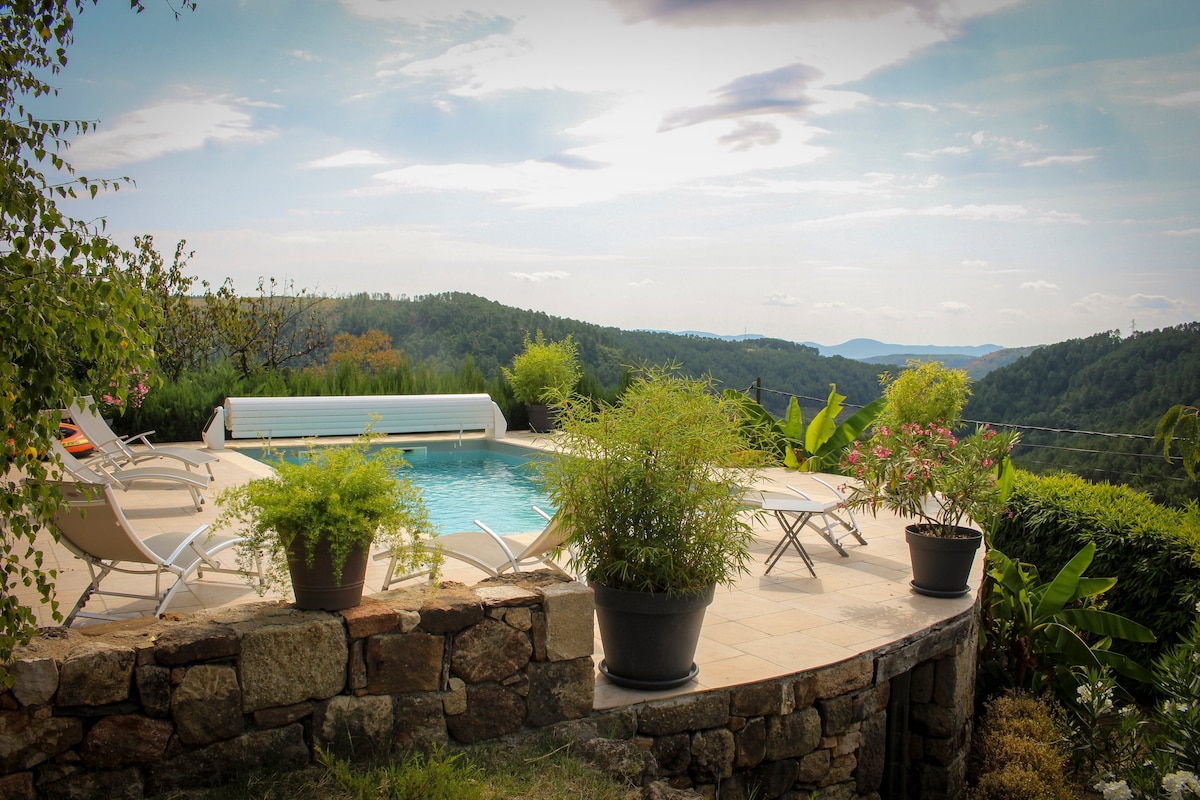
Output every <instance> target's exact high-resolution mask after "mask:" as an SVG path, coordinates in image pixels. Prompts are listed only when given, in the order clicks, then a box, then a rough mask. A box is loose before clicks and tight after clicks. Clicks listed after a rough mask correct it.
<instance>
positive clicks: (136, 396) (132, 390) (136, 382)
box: [98, 369, 150, 413]
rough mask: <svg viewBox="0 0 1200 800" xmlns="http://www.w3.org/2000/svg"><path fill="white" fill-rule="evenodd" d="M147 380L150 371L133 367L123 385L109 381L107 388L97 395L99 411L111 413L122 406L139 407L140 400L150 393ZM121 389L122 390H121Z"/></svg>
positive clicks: (140, 404) (140, 405)
mask: <svg viewBox="0 0 1200 800" xmlns="http://www.w3.org/2000/svg"><path fill="white" fill-rule="evenodd" d="M149 380H150V373H148V372H142V371H141V370H137V369H134V370H130V371H129V379H128V380H127V381H126V382H125V385H124V386H120V385H118V384H117V383H116V382H113V383H110V384H109V385H108V389H109V390H108V391H107V392H103V393H102V394H101V395H100V397H99V403H98V404H99V406H100V409H101V412H102V413H112V412H114V411H116V410H117V409H120V408H121V407H122V406H124V407H126V408H141V407H142V401H143V400H144V399H146V395H147V394H149V393H150V387H149V386H148V385H147V382H148V381H149ZM122 390H124V391H123V392H122Z"/></svg>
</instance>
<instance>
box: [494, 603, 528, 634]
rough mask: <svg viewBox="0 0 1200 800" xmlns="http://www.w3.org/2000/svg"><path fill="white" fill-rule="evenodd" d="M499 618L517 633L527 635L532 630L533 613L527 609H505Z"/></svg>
mask: <svg viewBox="0 0 1200 800" xmlns="http://www.w3.org/2000/svg"><path fill="white" fill-rule="evenodd" d="M500 618H501V619H503V620H504V622H505V624H507V625H510V626H512V627H514V628H516V629H517V630H519V631H525V632H527V633H528V632H529V631H531V630H532V629H533V612H532V611H531V610H530V609H528V608H506V609H504V610H503V612H502V613H501V615H500Z"/></svg>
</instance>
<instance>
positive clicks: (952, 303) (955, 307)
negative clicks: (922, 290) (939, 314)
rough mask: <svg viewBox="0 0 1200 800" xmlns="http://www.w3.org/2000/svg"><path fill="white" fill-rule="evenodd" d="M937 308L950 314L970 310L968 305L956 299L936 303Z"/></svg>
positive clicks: (968, 311) (969, 311) (967, 312)
mask: <svg viewBox="0 0 1200 800" xmlns="http://www.w3.org/2000/svg"><path fill="white" fill-rule="evenodd" d="M938 308H940V309H942V310H943V311H946V312H948V313H950V314H969V313H971V310H972V309H971V307H970V306H969V305H967V304H966V303H963V302H960V301H958V300H944V301H942V302H941V303H938Z"/></svg>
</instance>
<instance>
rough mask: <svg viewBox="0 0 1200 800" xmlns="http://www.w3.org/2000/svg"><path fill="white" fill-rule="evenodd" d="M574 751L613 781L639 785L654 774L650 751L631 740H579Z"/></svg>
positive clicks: (654, 768) (655, 768)
mask: <svg viewBox="0 0 1200 800" xmlns="http://www.w3.org/2000/svg"><path fill="white" fill-rule="evenodd" d="M575 754H576V755H577V756H579V758H581V759H583V760H584V761H586V762H588V763H589V764H592V765H593V766H595V767H596V768H598V769H599V770H600V771H601V772H603V773H605V774H606V775H609V776H611V777H612V778H613V780H616V781H621V782H624V783H628V784H632V785H634V786H640V785H642V784H645V783H649V782H650V781H652V780H654V779H655V778H656V777H658V765H657V763H655V761H654V756H653V754H651V753H650V752H648V751H646V750H643V749H642V748H640V747H638V746H637V744H635V743H634V742H629V741H624V740H619V739H591V740H590V741H586V742H581V743H580V744H579V746H578V747H576V748H575Z"/></svg>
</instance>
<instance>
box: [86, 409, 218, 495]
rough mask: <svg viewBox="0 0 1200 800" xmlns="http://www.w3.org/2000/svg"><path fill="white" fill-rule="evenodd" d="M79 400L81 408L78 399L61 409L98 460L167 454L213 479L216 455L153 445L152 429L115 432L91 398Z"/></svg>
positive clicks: (125, 460) (120, 462)
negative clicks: (138, 446)
mask: <svg viewBox="0 0 1200 800" xmlns="http://www.w3.org/2000/svg"><path fill="white" fill-rule="evenodd" d="M80 400H81V401H82V402H83V408H80V407H79V401H76V402H74V403H72V404H71V407H70V408H67V409H65V410H64V411H63V413H64V414H69V415H70V417H71V420H72V421H73V422H74V423H75V425H76V426H78V428H79V430H80V431H81V432H82V433H83V435H84V436H86V437H87V438H88V441H89V442H91V444H92V446H93V447H95V448H96V452H97V454H98V456H97V457H98V458H100V459H101V460H104V461H106V462H108V463H109V464H112V465H114V466H116V467H120V466H122V465H125V464H140V463H142V462H144V461H146V460H148V459H152V458H170V459H173V460H175V461H178V462H180V463H182V464H183V465H184V466H185V468H187V469H189V470H190V469H191V468H192V467H204V468H205V469H206V470H207V471H208V479H209V480H210V481H211V480H213V471H212V465H213V462H215V461H217V460H218V459H217V457H216V456H214V455H209V454H208V453H204V452H201V451H199V450H195V449H192V448H190V447H179V446H177V445H162V446H155V445H153V444H151V443H150V436H151V435H152V434H153V433H154V431H146V432H145V433H139V434H136V435H134V436H126V437H124V438H122V437H120V436H117V434H115V433H113V429H112V428H110V427H108V423H107V422H105V421H104V418H103V417H101V416H100V414H99V413H97V410H96V404H95V401H94V400H92V398H91V397H90V396H85V397H82V398H80ZM133 442H141V443H142V448H141V449H136V448H134V447H133V446H132V443H133Z"/></svg>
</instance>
